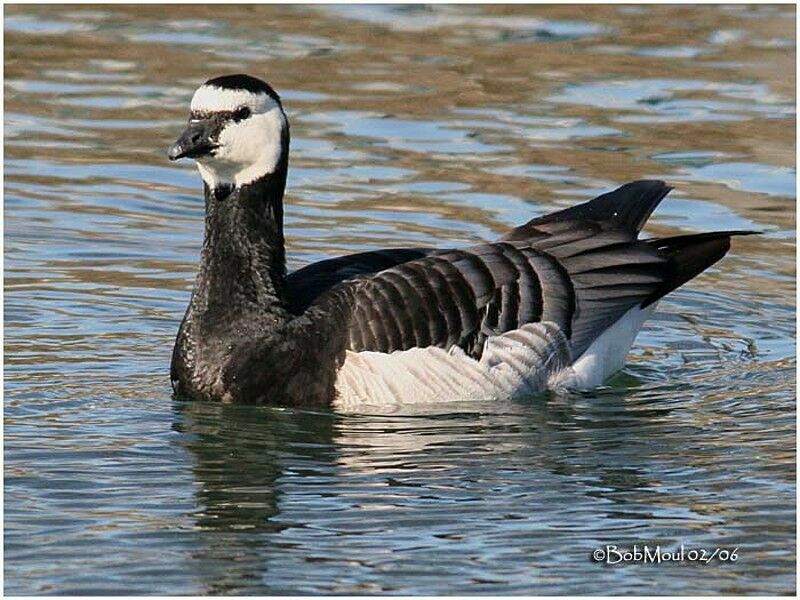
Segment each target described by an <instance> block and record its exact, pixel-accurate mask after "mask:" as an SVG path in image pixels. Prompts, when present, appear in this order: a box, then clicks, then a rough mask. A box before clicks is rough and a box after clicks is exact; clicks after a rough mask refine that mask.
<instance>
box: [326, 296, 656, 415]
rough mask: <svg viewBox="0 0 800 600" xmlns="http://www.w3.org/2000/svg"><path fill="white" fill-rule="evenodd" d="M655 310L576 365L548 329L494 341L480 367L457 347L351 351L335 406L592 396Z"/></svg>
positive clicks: (626, 323)
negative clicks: (553, 393)
mask: <svg viewBox="0 0 800 600" xmlns="http://www.w3.org/2000/svg"><path fill="white" fill-rule="evenodd" d="M654 309H655V304H653V305H651V306H648V307H647V308H646V309H640V308H638V307H637V308H633V309H631V310H629V311H628V312H627V313H625V314H624V315H623V316H622V317H621V318H620V319H619V320H618V321H617V322H616V323H614V325H612V326H611V327H609V328H608V329H606V330H605V331H604V332H603V333H602V334H601V335H600V336H599V337H598V338H597V339H596V340H595V341H594V342H593V343H592V344H591V346H589V348H588V349H587V350H586V352H584V353H583V354H582V355H581V356H580V357H579V358H578V360H576V361H574V362H572V360H571V356H570V351H569V346H568V342H567V340H566V337H565V336H564V334H563V333H562V332H561V330H560V329H559V328H558V327H557V326H556V325H555V324H554V323H548V322H544V323H530V324H528V325H524V326H522V327H521V328H520V329H515V330H514V331H509V332H507V333H504V334H503V335H499V336H496V337H491V338H489V339H488V340H487V341H486V346H485V348H484V351H483V355H482V356H481V358H480V360H475V359H473V358H471V357H469V356H467V355H466V354H465V353H464V351H463V350H461V348H458V347H454V348H451V349H450V350H444V349H442V348H435V347H428V348H412V349H411V350H403V351H398V352H392V353H391V354H386V353H383V352H351V351H348V352H347V357H346V359H345V362H344V365H342V367H341V369H340V370H339V374H338V377H337V380H336V396H337V397H336V400H335V405H336V406H337V408H339V409H343V410H357V409H360V408H362V407H368V406H370V405H381V406H391V405H398V406H399V405H409V404H420V403H432V402H448V401H449V402H453V401H465V400H474V401H491V400H496V399H500V398H514V397H519V396H526V395H531V394H536V393H539V392H543V391H545V390H547V389H553V390H563V389H578V390H587V389H591V388H593V387H597V386H598V385H600V384H602V383H603V382H604V381H605V380H606V379H607V378H608V377H609V376H610V375H612V374H614V373H616V372H617V371H619V370H620V369H621V368H622V367H623V366H624V364H625V357H626V356H627V354H628V351H629V350H630V348H631V346H632V345H633V341H634V339H635V338H636V335H637V334H638V333H639V330H640V329H641V327H642V324H643V323H644V322H645V320H646V319H647V318H648V317H649V316H650V315H651V314H652V312H653V310H654Z"/></svg>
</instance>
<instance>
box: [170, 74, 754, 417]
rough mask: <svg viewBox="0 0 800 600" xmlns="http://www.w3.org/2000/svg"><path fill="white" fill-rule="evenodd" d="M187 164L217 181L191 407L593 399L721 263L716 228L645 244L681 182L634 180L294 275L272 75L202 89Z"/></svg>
mask: <svg viewBox="0 0 800 600" xmlns="http://www.w3.org/2000/svg"><path fill="white" fill-rule="evenodd" d="M169 157H170V158H171V159H173V160H176V159H178V158H182V157H189V158H193V159H195V160H196V161H197V164H198V168H199V169H200V174H201V176H202V178H203V181H204V183H205V199H206V235H205V242H204V245H203V252H202V259H201V263H200V272H199V275H198V278H197V281H196V284H195V289H194V292H193V294H192V299H191V302H190V304H189V307H188V309H187V312H186V316H185V318H184V321H183V323H182V324H181V328H180V331H179V333H178V339H177V342H176V346H175V351H174V354H173V361H172V381H173V387H174V389H175V391H176V393H177V394H179V395H180V396H187V397H195V398H208V399H218V400H223V401H237V402H253V403H263V402H273V403H280V404H293V405H296V404H304V403H318V404H330V403H336V404H338V405H340V406H344V407H348V406H353V405H356V406H357V405H359V404H363V403H365V402H369V403H378V404H384V405H385V404H392V403H394V404H397V403H401V404H403V403H412V402H420V401H423V402H424V401H442V400H454V399H473V400H489V399H496V398H500V397H513V396H517V395H521V394H530V393H535V392H539V391H542V390H544V389H547V388H553V387H574V388H590V387H593V386H596V385H598V384H600V383H602V382H603V380H604V379H606V378H607V377H608V376H609V375H610V374H612V373H614V372H615V371H617V370H619V369H620V368H621V367H622V365H623V362H624V359H625V355H626V354H627V352H628V350H629V348H630V346H631V344H632V343H633V340H634V338H635V337H636V334H637V333H638V331H639V329H640V328H641V326H642V323H643V322H644V320H645V319H646V318H647V317H648V316H649V315H650V314H651V312H652V311H653V309H654V307H655V304H656V302H657V301H658V300H659V299H660V298H661V297H663V296H664V295H665V294H667V293H669V292H671V291H672V290H674V289H675V288H677V287H678V286H680V285H682V284H683V283H685V282H687V281H689V280H690V279H692V278H693V277H695V276H696V275H698V274H699V273H701V272H702V271H703V270H705V269H706V268H708V267H709V266H710V265H712V264H714V263H715V262H716V261H717V260H719V259H720V258H722V257H723V256H724V255H725V253H726V252H727V251H728V249H729V247H730V237H731V235H734V234H735V233H739V232H730V231H727V232H713V233H704V234H696V235H684V236H677V237H670V238H660V239H651V240H638V239H637V238H638V234H639V231H640V230H641V228H642V226H643V225H644V224H645V221H646V220H647V218H648V217H649V216H650V214H651V213H652V211H653V210H654V209H655V208H656V206H657V205H658V203H659V202H660V201H661V200H662V199H663V198H664V196H666V194H667V193H668V192H669V190H670V188H669V187H667V186H666V185H665V184H664V183H663V182H660V181H636V182H633V183H629V184H627V185H624V186H622V187H621V188H619V189H617V190H615V191H613V192H610V193H608V194H604V195H602V196H600V197H598V198H595V199H594V200H592V201H590V202H587V203H584V204H581V205H578V206H574V207H572V208H568V209H566V210H562V211H559V212H556V213H553V214H549V215H546V216H543V217H539V218H536V219H533V220H531V221H530V222H528V223H526V224H524V225H522V226H520V227H517V228H515V229H512V230H511V231H510V232H508V233H507V234H506V235H505V236H503V237H502V238H501V240H499V241H497V242H494V243H488V244H482V245H479V246H473V247H470V248H465V249H460V250H435V249H426V248H406V249H394V250H380V251H373V252H366V253H360V254H355V255H351V256H345V257H340V258H335V259H331V260H325V261H322V262H319V263H316V264H313V265H309V266H307V267H305V268H303V269H300V270H299V271H297V272H295V273H292V274H291V275H289V276H286V273H285V254H284V252H285V250H284V237H283V193H284V188H285V184H286V175H287V168H288V157H289V125H288V121H287V118H286V114H285V113H284V111H283V107H282V105H281V101H280V98H279V97H278V95H277V94H276V93H275V91H274V90H273V89H272V88H271V87H270V86H269V85H268V84H266V83H264V82H263V81H261V80H259V79H255V78H253V77H249V76H247V75H231V76H224V77H218V78H216V79H212V80H209V81H208V82H206V83H205V84H204V85H202V86H201V87H200V88H199V89H198V90H197V92H196V93H195V95H194V97H193V99H192V103H191V117H190V120H189V124H188V127H187V128H186V131H185V132H184V133H183V134H182V135H181V137H180V138H179V139H178V141H177V142H175V144H174V145H173V146H172V147H171V148H170V150H169Z"/></svg>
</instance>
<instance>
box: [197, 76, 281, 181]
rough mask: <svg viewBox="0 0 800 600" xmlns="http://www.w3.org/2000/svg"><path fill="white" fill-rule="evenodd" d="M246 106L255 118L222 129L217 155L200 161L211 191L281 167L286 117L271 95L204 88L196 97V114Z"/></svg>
mask: <svg viewBox="0 0 800 600" xmlns="http://www.w3.org/2000/svg"><path fill="white" fill-rule="evenodd" d="M245 106H246V107H247V108H249V109H250V112H251V116H250V117H248V118H246V119H242V120H241V121H239V122H238V123H235V122H231V123H229V124H228V125H227V126H226V127H225V129H223V130H222V132H221V133H220V135H219V138H218V139H217V144H218V145H219V147H218V148H217V150H216V151H215V153H214V156H210V155H209V156H204V157H201V158H198V159H197V168H198V169H199V171H200V176H201V177H202V178H203V181H205V183H206V184H207V185H208V186H209V187H211V188H215V187H217V186H219V185H223V184H226V185H229V184H233V185H236V186H241V185H245V184H248V183H250V182H252V181H255V180H256V179H258V178H259V177H262V176H264V175H266V174H267V173H272V172H273V171H274V170H275V167H276V166H277V164H278V160H279V159H280V156H281V151H282V150H283V149H282V148H281V134H282V132H283V130H284V129H285V128H286V126H287V125H286V115H285V114H284V113H283V109H282V108H281V107H280V105H279V104H278V103H277V102H276V101H275V100H273V99H272V98H271V97H270V96H268V95H267V94H264V93H259V94H254V93H252V92H248V91H246V90H226V89H222V88H217V87H214V86H208V85H204V86H201V87H200V88H199V89H198V90H197V91H196V92H195V94H194V97H193V98H192V111H197V112H218V111H235V110H237V109H239V108H242V107H245ZM286 151H287V152H288V148H287V149H286Z"/></svg>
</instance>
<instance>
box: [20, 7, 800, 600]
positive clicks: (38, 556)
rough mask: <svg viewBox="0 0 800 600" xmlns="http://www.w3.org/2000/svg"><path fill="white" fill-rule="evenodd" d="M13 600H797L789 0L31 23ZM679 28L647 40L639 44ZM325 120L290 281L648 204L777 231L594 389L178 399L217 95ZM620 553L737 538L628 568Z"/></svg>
mask: <svg viewBox="0 0 800 600" xmlns="http://www.w3.org/2000/svg"><path fill="white" fill-rule="evenodd" d="M5 11H6V20H5V53H6V54H5V305H4V308H5V591H6V592H7V593H10V594H88V593H128V594H131V593H137V594H151V593H161V594H186V593H189V594H206V593H230V594H246V593H272V594H279V593H301V592H303V593H368V592H375V593H380V592H393V593H403V594H422V593H425V594H432V593H470V594H473V593H484V594H506V593H548V594H563V593H601V594H602V593H638V594H648V593H661V594H677V593H695V594H711V593H720V592H724V593H730V594H738V593H747V594H753V593H770V594H775V593H793V592H794V588H795V575H794V573H795V551H796V549H795V542H794V539H795V403H794V398H795V349H794V337H795V306H794V297H795V164H794V157H795V150H794V126H795V121H794V119H795V114H794V105H795V96H794V94H795V91H794V90H795V81H794V75H793V74H794V60H795V48H794V43H793V40H794V35H795V34H794V8H793V7H792V6H758V7H748V6H744V5H737V6H729V7H725V6H705V7H703V6H695V7H686V6H649V7H637V6H618V7H613V6H592V7H591V8H588V7H581V6H547V7H522V6H497V7H480V6H469V7H464V6H460V7H453V6H450V7H448V6H438V7H434V8H431V7H424V6H414V7H403V6H380V7H366V6H359V7H342V6H317V7H289V6H283V7H264V6H244V7H236V8H227V7H222V6H209V7H198V6H188V5H184V6H172V7H163V6H152V5H151V6H102V7H98V6H62V7H58V6H48V7H34V6H25V7H23V6H15V7H14V6H8V7H6V9H5ZM643 22H646V23H648V26H647V27H646V28H643V27H642V26H641V24H642V23H643ZM236 71H246V72H250V73H253V74H256V75H261V76H264V77H266V78H267V79H268V80H269V81H270V82H272V83H273V84H274V86H275V87H276V88H277V89H278V90H279V91H280V92H281V93H282V95H283V97H284V100H285V104H286V106H287V109H288V112H289V117H290V119H291V122H292V132H293V147H292V161H291V172H290V178H289V179H290V180H289V192H288V197H287V207H286V211H287V219H286V220H287V237H288V239H289V260H290V267H291V268H296V267H299V266H301V265H304V264H307V263H308V262H310V261H314V260H319V259H321V258H324V257H326V256H331V255H336V254H340V253H345V252H352V251H357V250H363V249H371V248H380V247H386V246H405V245H425V244H436V245H439V246H448V245H450V246H458V245H464V244H470V243H475V242H478V241H480V240H485V239H491V238H493V237H496V236H498V235H499V234H501V232H503V231H504V230H505V229H506V228H508V227H509V226H510V225H512V224H517V223H520V222H523V221H525V220H527V219H529V218H531V217H532V216H534V215H537V214H542V213H545V212H548V211H550V210H553V209H554V208H556V207H563V206H568V205H570V204H572V203H575V202H577V201H581V200H585V199H588V198H589V197H591V196H592V195H594V194H597V193H600V192H603V191H607V190H609V189H611V188H612V187H614V186H616V185H618V184H621V183H623V182H625V181H629V180H631V179H635V178H640V177H660V178H664V179H666V180H668V181H669V182H670V183H672V184H673V185H675V186H676V190H675V191H674V192H673V193H672V194H671V195H670V197H669V199H668V200H667V201H666V202H665V203H664V204H663V206H662V207H660V208H659V210H658V212H657V214H656V215H655V216H654V218H653V219H652V223H651V224H650V225H648V231H649V232H650V233H652V234H676V233H678V232H691V231H702V230H709V229H718V228H733V229H740V228H746V229H758V230H761V231H763V232H764V234H763V235H761V236H757V237H749V238H741V239H737V240H736V241H735V243H734V248H733V251H732V252H731V254H730V255H729V256H728V257H727V258H726V259H725V260H724V261H722V262H721V263H719V264H718V265H717V266H716V267H714V268H713V269H711V270H709V271H708V272H707V273H706V274H704V275H703V276H702V277H700V278H699V279H697V280H696V281H694V282H692V284H690V285H689V286H688V287H686V288H684V289H681V290H679V291H678V292H676V293H674V294H673V295H671V296H670V297H669V299H668V300H667V301H665V302H663V303H662V305H661V309H660V312H659V314H658V316H657V317H656V318H655V319H653V320H652V321H651V322H650V323H649V324H648V325H647V326H646V327H645V329H644V331H643V333H642V334H641V335H640V337H639V340H638V343H637V344H636V346H635V348H634V350H633V352H632V354H631V357H630V361H629V365H628V366H627V367H626V369H625V370H624V372H622V373H621V374H620V375H619V376H617V377H616V378H615V379H614V380H612V381H611V382H610V385H609V386H608V387H607V388H604V389H602V390H598V391H597V392H595V393H591V394H583V395H576V396H573V397H567V398H556V397H543V398H532V399H529V400H527V401H524V402H498V403H495V404H490V405H487V404H481V405H472V404H462V405H457V406H456V405H450V406H438V407H430V408H426V409H420V408H417V409H415V411H414V412H411V411H401V412H398V413H396V414H391V415H344V414H337V413H336V412H332V411H328V410H319V411H296V410H283V409H278V408H253V407H231V406H224V407H223V406H218V405H211V404H202V403H180V402H176V401H174V400H173V399H172V398H171V392H170V388H169V382H168V363H169V355H170V351H171V349H172V343H173V339H174V335H175V331H176V328H177V325H178V323H179V321H180V319H181V316H182V313H183V309H184V306H185V304H186V302H187V300H188V296H189V291H190V288H191V284H192V278H193V273H194V269H195V266H196V263H197V258H198V249H199V245H200V242H201V237H202V227H203V223H202V210H203V207H202V201H201V199H200V184H199V179H198V177H197V173H196V171H195V169H194V167H193V166H192V165H190V164H177V165H175V164H169V163H168V162H167V160H166V157H165V151H166V148H167V146H168V145H169V143H170V142H171V141H172V140H173V139H174V137H175V136H176V135H177V134H178V133H179V131H180V130H181V127H182V125H183V123H184V121H185V118H186V107H187V104H188V100H189V98H190V97H191V93H192V91H193V90H194V88H195V87H196V86H197V85H198V84H199V83H200V82H202V81H204V80H205V79H207V78H209V77H211V76H214V75H218V74H221V73H226V72H236ZM605 544H615V545H618V546H619V547H630V546H633V545H634V544H639V545H643V544H649V545H651V546H655V545H657V544H660V545H661V546H662V547H663V548H665V549H676V548H679V547H680V545H681V544H684V545H685V547H686V548H687V549H691V548H695V549H700V548H708V549H713V548H715V547H720V548H728V549H730V548H738V554H737V557H738V560H737V561H736V562H733V563H731V562H720V561H719V560H716V561H714V562H713V563H711V564H709V565H705V566H700V565H693V564H662V565H640V564H629V565H625V566H617V567H609V566H604V565H602V564H597V563H594V562H592V560H591V558H590V556H591V552H592V550H593V549H595V548H599V547H602V546H604V545H605Z"/></svg>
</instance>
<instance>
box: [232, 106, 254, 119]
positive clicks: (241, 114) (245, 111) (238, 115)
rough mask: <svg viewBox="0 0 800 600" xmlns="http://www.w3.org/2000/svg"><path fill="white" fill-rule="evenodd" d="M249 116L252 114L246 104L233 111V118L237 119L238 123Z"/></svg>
mask: <svg viewBox="0 0 800 600" xmlns="http://www.w3.org/2000/svg"><path fill="white" fill-rule="evenodd" d="M249 116H250V109H249V108H247V107H246V106H242V107H241V108H237V109H236V110H235V111H233V120H234V121H236V122H237V123H238V122H239V121H241V120H242V119H246V118H247V117H249Z"/></svg>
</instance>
